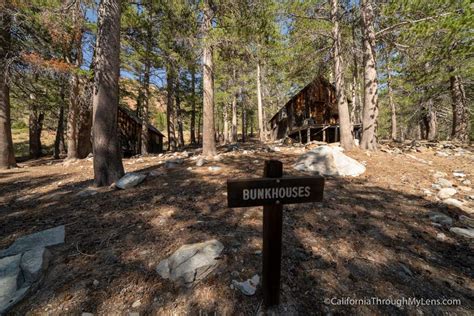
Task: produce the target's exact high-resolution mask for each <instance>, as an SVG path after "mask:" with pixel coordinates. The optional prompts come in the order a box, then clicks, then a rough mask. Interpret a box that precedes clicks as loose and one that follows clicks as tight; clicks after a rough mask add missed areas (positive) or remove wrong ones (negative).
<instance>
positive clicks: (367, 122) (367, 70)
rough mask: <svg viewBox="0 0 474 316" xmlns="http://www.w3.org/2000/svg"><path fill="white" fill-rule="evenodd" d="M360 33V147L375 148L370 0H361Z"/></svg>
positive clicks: (375, 110) (374, 82)
mask: <svg viewBox="0 0 474 316" xmlns="http://www.w3.org/2000/svg"><path fill="white" fill-rule="evenodd" d="M361 16H362V33H363V39H364V45H363V50H364V87H365V88H364V110H363V118H362V127H363V130H362V140H361V143H360V147H361V148H362V149H368V150H376V149H377V134H376V133H377V119H378V114H379V109H378V100H377V98H378V96H377V69H376V59H375V30H374V11H373V8H372V0H361Z"/></svg>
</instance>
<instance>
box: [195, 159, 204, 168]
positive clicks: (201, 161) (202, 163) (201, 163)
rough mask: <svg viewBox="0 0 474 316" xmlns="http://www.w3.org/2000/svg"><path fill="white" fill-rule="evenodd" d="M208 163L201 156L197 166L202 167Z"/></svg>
mask: <svg viewBox="0 0 474 316" xmlns="http://www.w3.org/2000/svg"><path fill="white" fill-rule="evenodd" d="M205 163H206V160H205V159H204V158H199V159H198V161H196V166H197V167H202V166H204V164H205Z"/></svg>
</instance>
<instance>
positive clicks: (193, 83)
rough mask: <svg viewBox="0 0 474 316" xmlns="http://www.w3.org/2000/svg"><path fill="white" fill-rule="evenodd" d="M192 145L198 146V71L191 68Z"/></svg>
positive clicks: (193, 67)
mask: <svg viewBox="0 0 474 316" xmlns="http://www.w3.org/2000/svg"><path fill="white" fill-rule="evenodd" d="M191 90H192V91H191V124H190V129H191V139H190V141H191V144H192V145H194V144H196V69H195V66H194V65H193V66H192V68H191Z"/></svg>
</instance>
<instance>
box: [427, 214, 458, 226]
mask: <svg viewBox="0 0 474 316" xmlns="http://www.w3.org/2000/svg"><path fill="white" fill-rule="evenodd" d="M429 218H430V220H431V221H432V222H435V223H438V224H441V225H447V226H450V225H452V224H453V219H452V218H451V217H449V216H448V215H445V214H443V213H438V212H433V213H431V214H429Z"/></svg>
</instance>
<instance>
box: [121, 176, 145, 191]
mask: <svg viewBox="0 0 474 316" xmlns="http://www.w3.org/2000/svg"><path fill="white" fill-rule="evenodd" d="M146 176H147V175H146V174H145V173H138V172H130V173H126V174H125V175H124V176H123V177H122V178H120V180H118V181H117V183H116V184H115V185H116V186H117V188H119V189H122V190H125V189H129V188H133V187H134V186H137V185H138V184H140V183H142V182H143V180H145V178H146Z"/></svg>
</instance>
